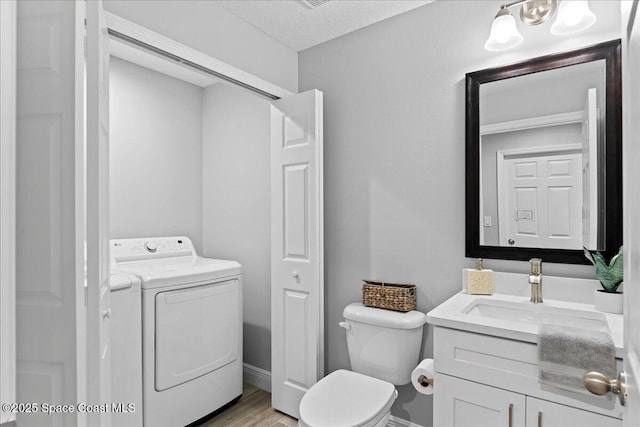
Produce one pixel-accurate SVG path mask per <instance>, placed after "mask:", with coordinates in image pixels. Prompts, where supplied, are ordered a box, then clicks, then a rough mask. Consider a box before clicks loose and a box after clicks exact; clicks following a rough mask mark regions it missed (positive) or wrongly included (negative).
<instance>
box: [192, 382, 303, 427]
mask: <svg viewBox="0 0 640 427" xmlns="http://www.w3.org/2000/svg"><path fill="white" fill-rule="evenodd" d="M297 425H298V420H296V419H295V418H291V417H290V416H288V415H285V414H283V413H282V412H278V411H276V410H275V409H273V408H272V407H271V393H269V392H267V391H264V390H261V389H259V388H257V387H254V386H252V385H251V384H244V387H243V390H242V398H241V399H240V400H239V401H238V402H236V403H235V404H234V405H233V406H231V407H229V408H227V409H226V410H225V411H224V412H222V413H220V414H218V415H216V416H215V417H213V418H211V419H209V420H207V421H205V422H204V423H202V424H200V426H199V427H251V426H260V427H296V426H297Z"/></svg>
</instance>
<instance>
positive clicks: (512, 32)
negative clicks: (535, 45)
mask: <svg viewBox="0 0 640 427" xmlns="http://www.w3.org/2000/svg"><path fill="white" fill-rule="evenodd" d="M503 10H506V9H503ZM520 43H522V35H521V34H520V33H519V32H518V28H517V27H516V20H515V18H514V17H513V15H511V13H509V12H508V11H507V12H506V13H504V12H503V11H502V10H501V11H500V12H499V13H498V16H496V19H494V20H493V24H491V33H490V34H489V38H488V39H487V42H486V43H485V44H484V48H485V49H487V50H490V51H493V52H495V51H498V50H507V49H511V48H513V47H516V46H518V45H519V44H520Z"/></svg>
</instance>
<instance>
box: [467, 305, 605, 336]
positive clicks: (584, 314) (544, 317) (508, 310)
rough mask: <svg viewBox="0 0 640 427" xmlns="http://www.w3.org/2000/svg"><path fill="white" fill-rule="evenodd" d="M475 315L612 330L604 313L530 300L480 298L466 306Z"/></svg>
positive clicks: (535, 323)
mask: <svg viewBox="0 0 640 427" xmlns="http://www.w3.org/2000/svg"><path fill="white" fill-rule="evenodd" d="M462 313H464V314H467V315H469V316H472V317H484V318H491V319H496V320H505V321H511V322H521V323H526V324H529V325H540V324H543V323H549V324H553V325H560V326H571V327H575V328H584V329H590V330H600V331H608V329H609V328H608V327H607V319H606V318H605V316H604V315H603V314H601V313H595V312H589V311H583V310H575V309H569V308H561V307H549V306H546V305H544V304H532V303H530V302H516V301H503V300H496V299H490V298H476V299H474V300H473V301H472V302H471V304H469V305H467V306H466V307H464V308H463V309H462Z"/></svg>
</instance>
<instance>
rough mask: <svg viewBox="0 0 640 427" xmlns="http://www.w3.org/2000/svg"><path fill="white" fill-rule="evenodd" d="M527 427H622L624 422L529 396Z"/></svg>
mask: <svg viewBox="0 0 640 427" xmlns="http://www.w3.org/2000/svg"><path fill="white" fill-rule="evenodd" d="M525 424H526V425H527V426H536V427H571V426H576V427H621V426H622V420H620V419H618V418H613V417H607V416H605V415H600V414H595V413H593V412H589V411H584V410H582V409H576V408H572V407H570V406H565V405H559V404H557V403H553V402H549V401H546V400H541V399H536V398H535V397H530V396H527V416H526V422H525Z"/></svg>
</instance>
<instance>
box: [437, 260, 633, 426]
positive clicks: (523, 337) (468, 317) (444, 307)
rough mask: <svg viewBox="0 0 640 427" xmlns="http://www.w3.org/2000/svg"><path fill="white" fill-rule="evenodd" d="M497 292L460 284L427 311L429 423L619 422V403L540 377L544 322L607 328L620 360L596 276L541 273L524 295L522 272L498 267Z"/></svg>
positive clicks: (617, 319) (613, 320)
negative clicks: (470, 290) (536, 296)
mask: <svg viewBox="0 0 640 427" xmlns="http://www.w3.org/2000/svg"><path fill="white" fill-rule="evenodd" d="M495 278H496V293H495V294H494V295H492V296H484V295H467V294H466V292H464V291H462V292H461V293H458V294H456V295H454V296H453V297H451V298H450V299H449V300H447V301H446V302H444V303H443V304H441V305H440V306H438V307H436V308H435V309H434V310H432V311H431V312H429V313H428V314H427V322H428V323H430V324H431V325H433V326H434V329H433V334H434V335H433V336H434V343H433V344H434V365H435V370H436V374H435V378H434V388H435V393H434V405H433V407H434V418H433V425H434V426H454V425H455V426H504V427H507V426H509V427H525V426H526V427H532V426H533V427H535V426H538V427H543V426H544V427H550V426H557V427H570V426H580V427H587V426H593V427H621V426H622V406H621V405H620V402H619V401H618V398H617V397H616V396H614V395H612V394H608V395H605V396H596V395H593V394H591V393H589V392H588V391H587V390H586V389H585V390H584V393H582V392H574V391H569V390H564V389H560V388H556V387H553V386H551V385H546V384H541V383H539V382H538V350H537V344H536V342H537V330H538V326H539V325H540V324H541V323H552V324H556V325H565V326H573V327H580V328H587V329H592V330H593V329H595V330H598V329H599V330H605V331H609V332H610V334H611V336H612V338H613V341H614V344H615V347H616V358H617V359H616V364H617V365H618V367H619V368H620V369H618V371H620V370H621V366H622V359H621V357H622V346H623V343H622V340H623V336H622V325H623V323H622V316H621V315H613V314H607V313H601V312H598V311H596V310H595V309H594V308H593V303H592V301H590V298H591V299H592V298H593V289H595V287H597V286H599V285H598V283H597V281H594V280H577V279H568V278H558V277H545V285H546V286H544V287H543V297H544V303H541V304H532V303H531V302H529V294H528V293H529V289H528V284H527V279H526V276H525V275H520V274H509V273H496V276H495Z"/></svg>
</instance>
